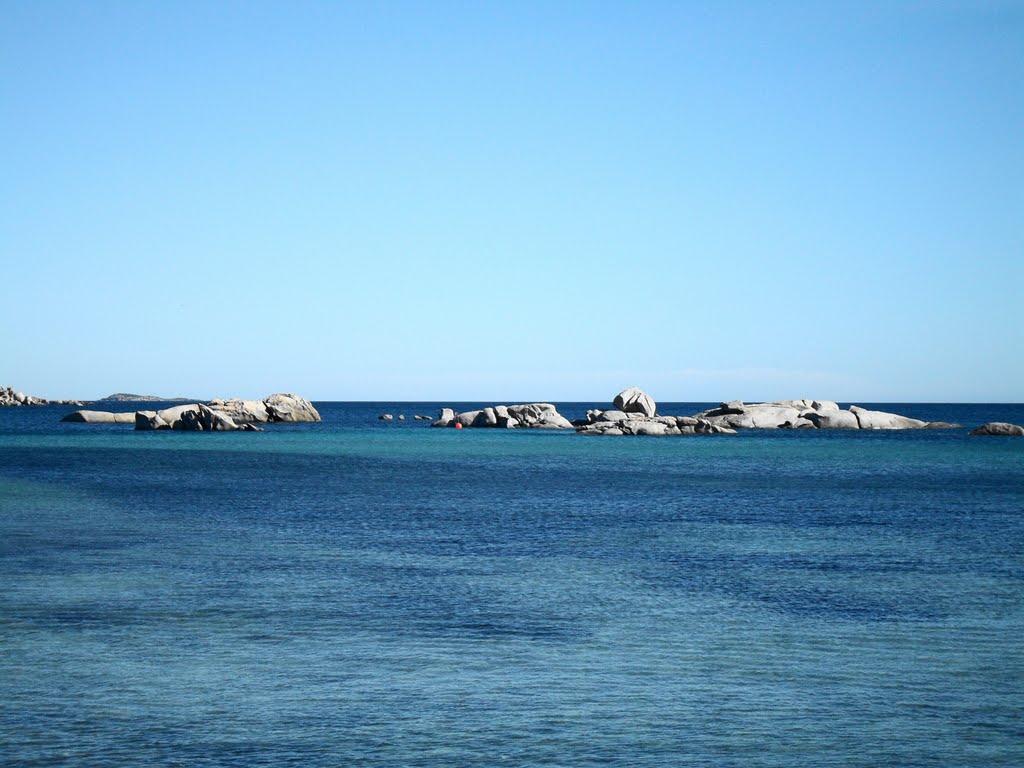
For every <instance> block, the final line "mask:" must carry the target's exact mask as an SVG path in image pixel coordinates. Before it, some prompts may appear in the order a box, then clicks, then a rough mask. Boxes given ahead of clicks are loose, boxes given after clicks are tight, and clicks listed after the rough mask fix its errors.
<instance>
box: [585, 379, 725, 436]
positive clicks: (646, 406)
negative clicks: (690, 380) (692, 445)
mask: <svg viewBox="0 0 1024 768" xmlns="http://www.w3.org/2000/svg"><path fill="white" fill-rule="evenodd" d="M612 405H614V406H615V407H614V408H613V409H611V410H607V411H602V410H591V411H587V417H586V418H585V419H581V420H579V421H574V422H573V426H575V427H576V432H577V433H579V434H581V435H649V436H657V437H661V436H670V435H716V434H717V435H734V434H736V430H735V429H732V428H731V427H728V426H723V425H720V424H713V423H711V422H710V421H708V420H707V419H699V418H696V417H693V416H658V415H657V404H656V403H655V402H654V398H652V397H651V396H650V395H648V394H647V393H646V392H644V391H643V390H642V389H640V388H639V387H629V388H628V389H624V390H622V391H621V392H619V394H617V395H616V396H615V398H614V399H613V400H612Z"/></svg>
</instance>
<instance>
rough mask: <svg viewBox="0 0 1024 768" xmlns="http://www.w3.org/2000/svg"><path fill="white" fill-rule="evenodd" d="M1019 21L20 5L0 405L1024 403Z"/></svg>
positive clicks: (6, 140)
mask: <svg viewBox="0 0 1024 768" xmlns="http://www.w3.org/2000/svg"><path fill="white" fill-rule="evenodd" d="M1022 40H1024V4H1022V3H1019V2H1012V3H1011V2H984V1H981V2H966V1H965V2H903V3H900V2H878V3H872V2H866V3H862V2H849V3H845V2H835V3H821V2H806V3H803V2H800V3H795V2H794V3H786V2H783V3H760V2H721V3H686V2H665V3H655V2H637V3H625V2H622V3H596V2H565V3H552V2H543V3H530V2H515V3H511V2H510V3H481V2H465V3H447V2H430V3H411V2H410V3H404V2H393V3H327V2H323V3H321V2H298V3H259V2H245V3H227V2H225V3H205V2H196V3H190V2H157V3H137V2H124V3H112V2H95V3H78V2H76V3H58V2H47V3H25V2H0V115H2V119H0V147H2V151H3V163H2V166H3V172H2V174H0V255H2V262H3V265H4V266H3V294H2V295H3V299H2V301H0V323H2V327H3V328H4V332H3V334H2V335H0V385H8V384H9V385H14V386H16V387H18V388H20V389H22V390H24V391H26V392H30V393H33V394H38V395H42V396H46V397H100V396H103V395H105V394H108V393H110V392H114V391H135V392H150V393H156V394H162V395H179V394H181V395H186V396H196V397H212V396H219V395H241V396H263V395H266V394H269V393H270V392H274V391H295V392H298V393H300V394H303V395H305V396H307V397H310V398H313V399H337V400H345V399H367V400H370V399H439V400H464V399H472V400H478V399H479V400H492V399H493V400H503V401H510V400H529V399H545V400H554V401H558V400H607V399H610V398H611V396H612V395H614V394H615V392H617V391H618V390H619V389H621V388H623V387H625V386H629V385H634V384H635V385H639V386H641V387H644V388H645V389H647V390H648V391H649V392H650V393H651V394H652V395H653V396H654V397H655V398H656V399H659V400H666V401H668V400H683V401H687V400H698V401H705V400H720V399H733V398H741V399H745V400H748V401H753V400H758V399H770V398H783V397H805V396H807V397H819V398H831V399H836V400H842V401H996V402H1006V401H1013V402H1019V401H1021V400H1024V355H1022V353H1021V352H1022V350H1024V302H1022V301H1021V289H1022V286H1024V138H1022V137H1024V48H1022V45H1021V41H1022Z"/></svg>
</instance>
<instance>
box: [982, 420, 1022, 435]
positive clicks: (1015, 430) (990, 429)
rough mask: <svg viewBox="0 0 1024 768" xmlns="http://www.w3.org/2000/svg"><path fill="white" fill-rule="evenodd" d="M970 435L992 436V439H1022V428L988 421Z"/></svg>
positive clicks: (1001, 422) (1002, 422)
mask: <svg viewBox="0 0 1024 768" xmlns="http://www.w3.org/2000/svg"><path fill="white" fill-rule="evenodd" d="M971 434H972V435H992V436H994V437H1024V427H1021V426H1018V425H1017V424H1008V423H1007V422H1005V421H990V422H989V423H988V424H982V425H981V426H980V427H978V428H977V429H975V430H973V431H972V432H971Z"/></svg>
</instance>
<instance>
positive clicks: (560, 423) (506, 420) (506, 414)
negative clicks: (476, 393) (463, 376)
mask: <svg viewBox="0 0 1024 768" xmlns="http://www.w3.org/2000/svg"><path fill="white" fill-rule="evenodd" d="M456 424H458V425H460V426H463V427H492V428H497V429H572V424H571V423H570V421H569V420H568V419H567V418H565V417H564V416H562V414H560V413H559V412H558V410H557V409H556V408H555V406H553V405H552V404H551V403H524V404H521V405H495V406H493V407H488V408H481V409H480V410H478V411H463V412H462V413H456V412H455V411H453V410H452V409H451V408H442V409H441V412H440V413H439V414H438V418H437V421H435V422H434V423H433V424H432V426H435V427H454V426H455V425H456Z"/></svg>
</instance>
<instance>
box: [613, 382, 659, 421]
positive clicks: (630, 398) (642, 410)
mask: <svg viewBox="0 0 1024 768" xmlns="http://www.w3.org/2000/svg"><path fill="white" fill-rule="evenodd" d="M612 404H613V405H614V406H615V407H616V408H618V409H619V410H620V411H624V412H625V413H639V414H641V415H643V416H654V415H655V413H656V407H655V403H654V399H653V398H652V397H651V396H650V395H648V394H647V393H646V392H644V391H643V390H642V389H640V388H639V387H629V388H628V389H624V390H622V391H621V392H619V394H617V395H616V396H615V399H614V400H612Z"/></svg>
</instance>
